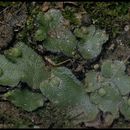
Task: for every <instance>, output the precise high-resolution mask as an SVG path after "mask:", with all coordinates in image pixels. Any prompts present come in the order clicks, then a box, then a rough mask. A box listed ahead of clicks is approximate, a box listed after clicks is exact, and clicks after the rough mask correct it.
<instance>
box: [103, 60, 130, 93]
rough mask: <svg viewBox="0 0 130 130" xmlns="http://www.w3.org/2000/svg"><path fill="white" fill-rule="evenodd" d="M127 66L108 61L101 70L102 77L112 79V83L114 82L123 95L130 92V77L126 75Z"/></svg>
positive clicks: (119, 62) (120, 62)
mask: <svg viewBox="0 0 130 130" xmlns="http://www.w3.org/2000/svg"><path fill="white" fill-rule="evenodd" d="M125 69H126V67H125V64H124V63H123V62H122V61H117V60H115V61H113V62H112V61H110V60H106V61H105V62H104V63H103V65H102V68H101V72H102V75H103V76H104V77H106V78H110V79H109V80H110V82H113V83H114V84H115V85H116V87H118V89H119V91H120V92H121V94H122V95H126V94H128V93H129V92H130V77H129V76H128V75H126V74H125Z"/></svg>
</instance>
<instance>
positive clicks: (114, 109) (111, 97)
mask: <svg viewBox="0 0 130 130" xmlns="http://www.w3.org/2000/svg"><path fill="white" fill-rule="evenodd" d="M102 87H103V89H104V90H105V91H106V94H105V95H104V96H100V94H99V90H96V92H95V93H92V94H91V96H90V98H91V101H92V102H93V103H95V104H97V105H98V107H99V108H100V109H101V110H102V111H103V112H110V113H111V114H113V115H114V116H115V115H117V114H118V110H119V104H120V102H121V99H122V98H121V95H120V93H119V91H118V89H117V88H116V87H115V85H113V84H112V83H104V84H103V86H102Z"/></svg>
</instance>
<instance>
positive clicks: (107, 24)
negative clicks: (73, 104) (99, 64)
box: [0, 2, 130, 128]
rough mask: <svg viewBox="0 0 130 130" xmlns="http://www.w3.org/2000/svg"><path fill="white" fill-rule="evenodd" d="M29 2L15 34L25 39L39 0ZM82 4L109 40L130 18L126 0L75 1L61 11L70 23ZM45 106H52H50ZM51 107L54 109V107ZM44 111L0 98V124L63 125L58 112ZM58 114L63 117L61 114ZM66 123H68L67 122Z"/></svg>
mask: <svg viewBox="0 0 130 130" xmlns="http://www.w3.org/2000/svg"><path fill="white" fill-rule="evenodd" d="M14 4H16V3H15V2H14V3H13V2H0V7H2V8H3V9H4V8H6V7H8V6H13V5H14ZM29 5H31V6H30V7H29V8H28V12H29V13H28V15H29V16H28V21H27V25H28V26H26V27H25V28H24V29H23V31H22V32H20V33H19V35H18V37H17V38H18V39H20V40H23V41H28V39H31V38H30V37H28V35H26V34H28V33H26V32H29V31H30V30H32V29H34V26H33V18H35V14H36V13H37V12H38V9H39V7H40V6H41V5H42V3H38V4H36V6H33V4H29ZM52 6H55V5H54V3H52ZM83 8H84V10H86V12H87V13H88V14H89V15H90V17H91V19H92V22H93V23H94V24H95V25H96V26H97V27H99V28H105V29H106V30H107V33H108V34H109V35H110V39H111V40H113V39H114V38H116V37H117V36H118V35H119V34H121V32H122V31H123V30H124V26H125V25H127V24H129V22H130V2H78V3H77V6H70V5H69V4H68V5H66V7H65V10H64V11H63V15H64V17H65V18H67V19H69V20H70V24H72V25H73V24H74V25H78V22H77V20H76V17H75V15H74V13H77V12H80V11H83ZM27 27H28V28H27ZM32 46H33V48H35V49H37V46H36V45H35V44H34V45H32ZM123 53H124V52H123ZM108 54H110V53H108ZM55 60H56V61H55ZM57 60H58V62H60V61H61V60H62V61H63V59H61V60H60V59H59V58H54V61H55V62H56V63H57ZM49 109H50V110H52V109H51V108H50V107H49ZM53 110H54V111H55V109H53ZM38 112H39V113H40V114H39V113H38ZM41 113H42V114H41ZM47 113H48V114H47ZM44 114H45V112H42V111H41V110H39V111H37V112H32V113H27V112H25V111H23V110H21V109H20V108H16V107H15V106H13V105H12V104H10V103H8V102H3V101H1V102H0V128H20V127H21V128H23V127H26V128H27V127H28V128H34V127H37V126H38V127H42V128H46V127H63V126H64V125H65V124H63V122H62V121H60V120H59V119H58V117H56V116H57V115H58V114H59V115H60V113H58V114H57V112H54V113H53V111H52V112H51V113H49V111H46V114H45V115H44ZM51 114H52V115H51ZM41 115H44V116H41ZM62 116H63V117H64V114H63V115H62ZM54 119H55V121H54ZM60 119H61V118H60ZM67 125H68V127H69V124H67ZM111 127H116V128H121V127H125V128H128V127H130V126H129V123H128V122H125V121H123V120H118V121H115V122H114V124H113V126H111Z"/></svg>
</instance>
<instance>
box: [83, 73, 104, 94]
mask: <svg viewBox="0 0 130 130" xmlns="http://www.w3.org/2000/svg"><path fill="white" fill-rule="evenodd" d="M102 80H103V77H102V76H101V75H100V74H99V73H96V72H94V71H90V72H88V73H86V77H85V85H84V87H85V90H86V91H87V92H94V91H95V90H97V89H98V88H100V87H101V84H100V82H102Z"/></svg>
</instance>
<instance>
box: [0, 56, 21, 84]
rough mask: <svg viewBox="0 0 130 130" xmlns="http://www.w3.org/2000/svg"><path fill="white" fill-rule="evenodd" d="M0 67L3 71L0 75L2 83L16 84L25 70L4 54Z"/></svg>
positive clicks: (0, 58) (0, 82) (1, 57)
mask: <svg viewBox="0 0 130 130" xmlns="http://www.w3.org/2000/svg"><path fill="white" fill-rule="evenodd" d="M0 68H1V69H2V71H3V74H1V76H0V85H5V86H6V85H8V86H16V85H17V84H18V83H19V81H20V79H21V76H22V75H23V72H22V71H20V69H19V67H18V66H17V65H15V64H13V63H12V62H10V61H9V60H7V59H6V58H5V56H3V55H0Z"/></svg>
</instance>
